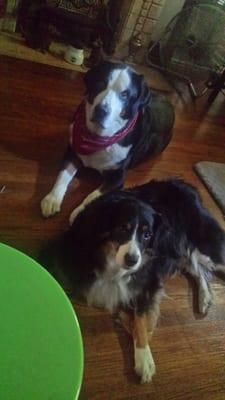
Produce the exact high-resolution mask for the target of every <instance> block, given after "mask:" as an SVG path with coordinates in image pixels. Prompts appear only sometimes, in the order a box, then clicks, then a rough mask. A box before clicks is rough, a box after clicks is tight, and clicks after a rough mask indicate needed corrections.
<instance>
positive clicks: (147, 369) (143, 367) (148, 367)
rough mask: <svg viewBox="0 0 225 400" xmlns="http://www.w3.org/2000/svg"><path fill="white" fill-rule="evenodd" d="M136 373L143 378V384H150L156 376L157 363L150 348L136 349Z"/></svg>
mask: <svg viewBox="0 0 225 400" xmlns="http://www.w3.org/2000/svg"><path fill="white" fill-rule="evenodd" d="M134 357H135V371H136V373H137V375H139V376H140V377H141V383H146V382H150V381H151V380H152V376H153V375H154V374H155V363H154V360H153V357H152V353H151V350H150V347H149V346H146V347H145V348H142V349H139V348H136V347H135V354H134Z"/></svg>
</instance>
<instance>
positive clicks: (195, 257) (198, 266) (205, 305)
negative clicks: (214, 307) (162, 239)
mask: <svg viewBox="0 0 225 400" xmlns="http://www.w3.org/2000/svg"><path fill="white" fill-rule="evenodd" d="M190 261H191V264H190V265H189V266H188V268H187V271H188V272H189V273H190V275H192V276H193V278H194V279H195V281H196V282H197V285H198V303H199V311H200V312H201V313H202V314H206V313H207V312H208V310H209V308H210V306H211V304H212V303H213V296H212V292H211V289H210V286H209V282H208V281H207V270H209V269H211V268H209V267H211V264H209V258H208V257H205V259H204V256H203V255H202V254H200V253H199V251H198V250H194V251H193V252H192V254H191V257H190ZM208 273H209V272H208Z"/></svg>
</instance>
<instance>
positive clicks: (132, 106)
mask: <svg viewBox="0 0 225 400" xmlns="http://www.w3.org/2000/svg"><path fill="white" fill-rule="evenodd" d="M131 76H132V86H133V90H132V92H131V98H130V101H129V103H128V104H127V107H126V109H125V111H124V116H125V118H127V119H130V118H132V117H134V116H135V115H136V114H137V112H138V111H139V110H140V109H142V108H143V107H144V106H146V105H147V104H148V103H149V101H150V96H151V95H150V89H149V87H148V85H147V83H146V81H145V78H144V76H143V75H140V74H137V73H136V72H133V71H132V73H131Z"/></svg>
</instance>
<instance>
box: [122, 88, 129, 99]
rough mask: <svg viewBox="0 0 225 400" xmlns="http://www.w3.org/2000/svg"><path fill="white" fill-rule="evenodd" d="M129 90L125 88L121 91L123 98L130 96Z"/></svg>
mask: <svg viewBox="0 0 225 400" xmlns="http://www.w3.org/2000/svg"><path fill="white" fill-rule="evenodd" d="M128 94H129V93H128V90H123V91H122V92H121V93H120V97H121V99H127V97H128Z"/></svg>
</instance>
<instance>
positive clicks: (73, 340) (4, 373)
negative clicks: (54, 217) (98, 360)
mask: <svg viewBox="0 0 225 400" xmlns="http://www.w3.org/2000/svg"><path fill="white" fill-rule="evenodd" d="M0 321H1V324H0V400H75V399H78V396H79V391H80V386H81V382H82V376H83V345H82V338H81V333H80V328H79V324H78V321H77V318H76V315H75V312H74V310H73V307H72V305H71V303H70V301H69V299H68V298H67V296H66V294H65V293H64V291H63V290H62V288H61V287H60V286H59V284H58V283H57V282H56V281H55V279H53V278H52V277H51V275H50V274H49V273H48V272H47V271H46V270H45V269H44V268H42V267H41V266H40V265H39V264H37V263H36V262H35V261H34V260H32V259H31V258H29V257H28V256H26V255H24V254H22V253H21V252H19V251H17V250H15V249H12V248H11V247H8V246H6V245H3V244H1V243H0Z"/></svg>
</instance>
